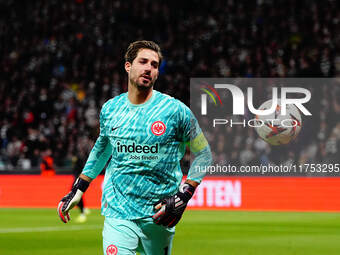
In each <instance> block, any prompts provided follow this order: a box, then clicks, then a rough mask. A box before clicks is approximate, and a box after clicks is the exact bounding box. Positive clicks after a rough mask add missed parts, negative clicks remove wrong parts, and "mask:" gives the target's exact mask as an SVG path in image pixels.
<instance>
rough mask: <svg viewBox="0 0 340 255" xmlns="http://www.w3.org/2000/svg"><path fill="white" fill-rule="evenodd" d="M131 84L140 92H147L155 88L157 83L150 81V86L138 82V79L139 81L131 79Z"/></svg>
mask: <svg viewBox="0 0 340 255" xmlns="http://www.w3.org/2000/svg"><path fill="white" fill-rule="evenodd" d="M130 83H131V84H132V85H133V86H134V87H135V88H137V89H138V90H140V91H147V90H149V89H151V88H152V87H153V85H154V83H155V81H150V83H149V84H144V83H140V82H138V79H137V80H133V79H130Z"/></svg>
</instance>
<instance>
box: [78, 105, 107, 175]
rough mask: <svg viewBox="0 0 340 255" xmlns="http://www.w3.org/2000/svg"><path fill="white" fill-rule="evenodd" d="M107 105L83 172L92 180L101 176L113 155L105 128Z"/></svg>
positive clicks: (101, 115)
mask: <svg viewBox="0 0 340 255" xmlns="http://www.w3.org/2000/svg"><path fill="white" fill-rule="evenodd" d="M107 105H108V103H106V104H104V106H103V107H102V110H101V112H100V117H99V119H100V133H99V136H98V138H97V140H96V143H95V144H94V146H93V148H92V150H91V152H90V155H89V157H88V159H87V161H86V164H85V166H84V169H83V171H82V174H84V175H86V176H88V177H90V178H92V179H94V178H96V177H97V176H98V175H99V174H100V172H101V171H102V170H103V168H104V166H105V165H106V163H107V161H108V159H109V158H110V156H111V153H112V149H111V144H110V142H109V138H108V136H107V131H106V127H105V112H106V109H107Z"/></svg>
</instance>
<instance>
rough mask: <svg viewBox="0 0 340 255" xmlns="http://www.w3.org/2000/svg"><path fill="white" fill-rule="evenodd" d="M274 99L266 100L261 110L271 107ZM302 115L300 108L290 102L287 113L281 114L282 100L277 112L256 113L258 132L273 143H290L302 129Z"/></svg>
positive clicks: (278, 104)
mask: <svg viewBox="0 0 340 255" xmlns="http://www.w3.org/2000/svg"><path fill="white" fill-rule="evenodd" d="M271 106H272V100H268V101H266V102H264V103H263V104H262V105H261V106H260V108H259V110H266V109H270V108H271ZM301 124H302V121H301V115H300V112H299V110H298V108H297V107H296V106H295V105H293V104H289V105H287V108H286V114H285V115H281V102H280V100H278V103H277V105H276V108H275V112H273V113H272V114H268V115H256V127H255V129H256V132H257V133H258V135H259V136H260V137H261V138H262V139H263V140H265V141H266V142H267V143H269V144H271V145H281V144H288V143H290V142H291V141H292V140H294V139H295V138H296V137H297V135H298V134H299V132H300V130H301Z"/></svg>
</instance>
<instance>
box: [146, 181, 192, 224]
mask: <svg viewBox="0 0 340 255" xmlns="http://www.w3.org/2000/svg"><path fill="white" fill-rule="evenodd" d="M195 189H196V188H195V187H194V186H192V185H190V184H188V183H184V184H183V185H181V186H180V188H179V191H178V192H177V193H176V194H175V195H174V196H170V197H166V198H164V199H162V200H160V201H159V202H157V203H156V205H155V210H158V211H157V213H156V214H154V215H153V216H152V218H153V221H154V222H155V223H156V224H159V225H163V226H166V227H173V226H175V225H176V224H177V223H178V222H179V220H180V219H181V217H182V214H183V213H184V210H185V208H186V207H187V204H188V202H189V200H190V199H191V197H192V196H193V195H194V192H195Z"/></svg>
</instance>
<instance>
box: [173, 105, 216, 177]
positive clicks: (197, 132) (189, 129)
mask: <svg viewBox="0 0 340 255" xmlns="http://www.w3.org/2000/svg"><path fill="white" fill-rule="evenodd" d="M179 113H180V114H179V123H180V134H181V135H180V138H181V141H182V142H184V143H186V144H188V145H189V148H190V151H191V152H192V153H193V154H194V161H193V162H192V163H191V166H190V169H189V172H188V177H187V179H190V180H193V181H195V182H198V183H200V182H201V181H202V179H203V177H204V176H205V173H206V171H203V170H204V169H206V168H207V167H208V166H209V165H210V164H211V163H212V155H211V150H210V146H209V144H208V141H207V139H206V138H205V136H204V134H203V132H202V130H201V128H200V126H199V124H198V121H197V119H196V117H195V116H194V114H193V113H192V112H191V110H190V109H189V108H188V107H187V106H185V105H184V104H183V103H181V107H180V110H179Z"/></svg>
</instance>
